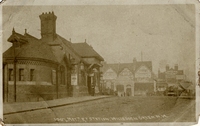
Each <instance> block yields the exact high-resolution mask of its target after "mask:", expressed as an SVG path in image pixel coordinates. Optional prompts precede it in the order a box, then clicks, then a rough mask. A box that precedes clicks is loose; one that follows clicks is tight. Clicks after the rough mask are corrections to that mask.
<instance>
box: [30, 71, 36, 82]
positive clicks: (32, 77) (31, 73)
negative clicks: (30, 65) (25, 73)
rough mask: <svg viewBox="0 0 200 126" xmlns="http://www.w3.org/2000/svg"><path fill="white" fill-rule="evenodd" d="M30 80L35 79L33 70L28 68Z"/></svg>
mask: <svg viewBox="0 0 200 126" xmlns="http://www.w3.org/2000/svg"><path fill="white" fill-rule="evenodd" d="M30 81H35V70H34V69H30Z"/></svg>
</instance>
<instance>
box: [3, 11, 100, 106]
mask: <svg viewBox="0 0 200 126" xmlns="http://www.w3.org/2000/svg"><path fill="white" fill-rule="evenodd" d="M39 17H40V20H41V39H38V38H36V37H33V36H32V35H30V34H28V33H27V31H26V30H25V33H24V34H23V35H22V34H19V33H17V32H16V31H15V30H14V28H13V31H12V34H11V36H10V37H9V38H8V42H11V43H12V46H11V47H10V48H9V49H8V50H6V51H5V52H4V53H3V99H4V102H14V101H17V102H18V101H39V100H43V99H45V100H50V99H56V98H63V97H68V96H82V95H88V94H89V93H90V92H91V91H90V90H89V92H88V88H89V89H91V86H92V85H91V83H90V81H88V78H89V79H90V80H91V78H92V80H93V81H95V82H96V83H97V84H96V85H97V86H98V83H99V79H98V77H97V76H98V75H99V71H98V69H99V67H101V64H100V63H101V61H103V58H102V57H101V56H100V55H99V54H98V53H97V52H96V51H95V50H94V49H93V48H92V47H90V46H89V45H88V44H87V43H86V42H83V43H81V44H83V45H85V46H83V47H82V46H81V47H77V44H74V43H71V42H70V41H68V40H66V39H65V38H63V37H61V36H60V35H58V34H57V33H56V19H57V17H56V15H55V14H54V12H49V13H42V14H41V15H40V16H39ZM86 46H88V47H86ZM85 48H87V50H88V51H89V53H87V57H84V56H83V55H82V52H80V50H85ZM91 59H92V60H91ZM94 70H96V71H94ZM92 74H95V75H94V76H91V75H92ZM93 85H95V84H94V83H93Z"/></svg>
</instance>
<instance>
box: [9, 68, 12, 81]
mask: <svg viewBox="0 0 200 126" xmlns="http://www.w3.org/2000/svg"><path fill="white" fill-rule="evenodd" d="M8 72H9V73H8V74H9V75H8V80H9V81H13V69H9V71H8Z"/></svg>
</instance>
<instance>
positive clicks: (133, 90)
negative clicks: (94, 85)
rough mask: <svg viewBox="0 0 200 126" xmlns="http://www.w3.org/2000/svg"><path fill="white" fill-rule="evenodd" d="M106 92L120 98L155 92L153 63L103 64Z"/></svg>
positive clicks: (134, 61) (135, 61)
mask: <svg viewBox="0 0 200 126" xmlns="http://www.w3.org/2000/svg"><path fill="white" fill-rule="evenodd" d="M102 70H103V79H104V91H105V92H106V93H108V94H112V92H116V93H117V94H118V95H119V96H134V95H149V94H151V93H153V92H154V91H155V85H154V79H155V75H154V73H153V72H152V62H151V61H137V60H136V59H135V58H134V60H133V62H132V63H114V64H107V63H104V64H103V68H102Z"/></svg>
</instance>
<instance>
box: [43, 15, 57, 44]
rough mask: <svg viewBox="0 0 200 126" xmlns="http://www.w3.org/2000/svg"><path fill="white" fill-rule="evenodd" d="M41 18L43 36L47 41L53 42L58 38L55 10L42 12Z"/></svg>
mask: <svg viewBox="0 0 200 126" xmlns="http://www.w3.org/2000/svg"><path fill="white" fill-rule="evenodd" d="M39 17H40V20H41V37H42V39H43V40H45V41H49V42H52V41H54V39H55V38H56V19H57V17H56V15H54V12H49V13H47V12H46V13H42V14H41V15H40V16H39Z"/></svg>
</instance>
